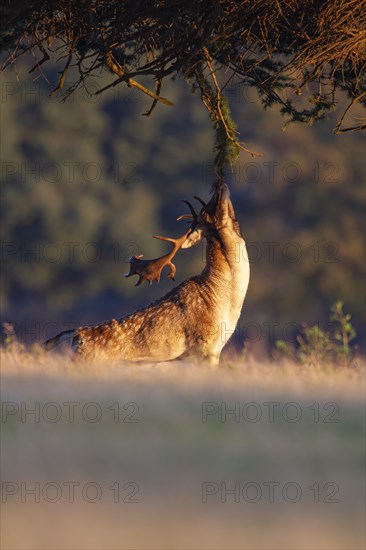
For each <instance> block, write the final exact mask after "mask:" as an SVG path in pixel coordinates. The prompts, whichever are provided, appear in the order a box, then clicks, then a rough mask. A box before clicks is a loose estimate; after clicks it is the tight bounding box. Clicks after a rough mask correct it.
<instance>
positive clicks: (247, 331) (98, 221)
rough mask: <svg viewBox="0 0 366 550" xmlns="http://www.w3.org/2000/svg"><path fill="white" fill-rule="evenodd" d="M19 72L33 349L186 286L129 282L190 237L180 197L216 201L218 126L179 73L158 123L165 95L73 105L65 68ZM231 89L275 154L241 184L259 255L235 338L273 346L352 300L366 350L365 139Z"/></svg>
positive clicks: (7, 123)
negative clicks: (134, 260) (139, 265)
mask: <svg viewBox="0 0 366 550" xmlns="http://www.w3.org/2000/svg"><path fill="white" fill-rule="evenodd" d="M18 73H19V74H18V80H17V75H16V74H15V73H10V72H8V73H5V74H3V75H2V84H1V89H2V103H1V116H2V124H3V128H4V139H3V144H2V202H1V219H2V288H1V315H2V319H3V320H5V321H9V322H13V323H15V325H16V331H17V334H18V336H19V337H20V338H21V340H23V341H26V342H28V343H29V342H32V341H35V340H44V339H45V338H47V337H51V336H52V335H53V334H55V333H56V332H59V331H61V330H64V329H65V328H69V327H70V326H78V325H79V324H81V323H93V322H98V321H100V320H103V319H108V318H116V317H117V318H118V317H121V316H123V315H124V314H126V313H128V312H130V311H132V310H134V309H136V308H137V307H140V306H142V305H144V304H146V303H148V302H149V301H152V300H153V299H155V298H157V297H159V296H161V295H162V294H163V293H165V292H166V291H168V290H169V289H170V288H171V287H172V282H171V281H170V280H167V279H165V278H163V279H162V281H161V284H160V285H159V286H156V285H154V286H152V287H149V286H148V285H145V286H143V287H140V288H135V287H134V286H133V284H134V281H133V280H132V279H124V278H123V276H122V275H123V273H125V272H127V271H128V258H129V257H130V256H131V255H132V254H136V253H143V254H144V256H145V257H146V258H149V257H154V256H155V255H160V254H162V253H164V252H165V250H166V248H167V246H166V245H165V244H164V243H161V242H158V241H155V240H154V239H152V238H151V235H153V234H162V235H170V236H177V235H180V234H182V232H183V231H184V229H185V225H184V222H176V221H175V218H176V217H177V216H178V215H180V214H181V213H182V212H184V211H185V210H184V206H183V205H182V204H181V203H179V200H178V199H180V198H190V197H191V196H192V195H193V194H194V193H196V194H199V195H201V196H202V197H204V198H207V197H208V196H209V191H210V187H211V184H212V182H213V173H212V159H213V155H212V144H213V131H212V128H211V124H210V121H209V117H208V116H207V113H206V111H205V109H204V107H203V105H202V103H201V101H200V98H199V97H198V96H193V95H192V94H191V93H190V90H189V87H188V86H187V85H186V84H185V83H184V82H182V81H180V80H179V79H177V80H175V81H171V82H170V83H169V85H168V86H167V87H165V89H164V93H163V95H164V96H165V97H167V98H169V99H171V100H173V101H174V103H175V106H174V107H165V106H159V105H158V106H157V108H156V109H155V111H154V112H153V114H152V115H151V117H144V116H141V115H142V114H143V113H144V112H146V110H147V109H148V108H149V107H150V101H149V100H148V98H147V97H146V96H144V95H142V94H141V93H139V92H137V91H135V90H131V89H128V88H122V87H116V88H114V89H111V90H109V91H108V92H106V93H104V94H102V95H99V96H90V95H88V94H87V93H86V91H85V90H81V91H79V92H77V93H76V94H75V95H74V96H72V97H71V98H69V99H68V100H66V101H65V102H61V101H60V99H59V98H57V97H49V93H50V91H51V90H52V89H53V88H54V82H56V81H57V74H56V72H55V71H54V70H52V69H51V70H49V71H48V73H47V74H45V75H44V77H41V76H39V75H38V77H33V75H31V76H32V77H33V79H32V78H31V77H30V76H29V75H27V72H26V70H25V68H24V67H22V66H18ZM108 78H109V77H108V75H105V76H102V77H101V79H100V80H96V81H95V82H93V83H90V85H89V91H90V92H94V91H95V90H96V89H98V88H100V87H102V86H104V85H105V84H106V83H107V81H108ZM226 94H227V97H228V99H229V103H230V107H231V110H232V114H233V118H234V120H235V121H236V122H237V125H238V128H239V130H240V131H241V134H242V139H243V140H245V142H246V143H247V145H248V147H249V148H250V149H254V150H257V151H261V152H262V153H263V156H262V157H260V158H251V157H250V156H249V155H245V154H244V153H242V154H241V156H240V158H239V161H238V163H237V164H236V166H235V167H234V168H233V170H232V172H231V173H228V178H227V179H228V184H229V186H230V189H231V192H232V198H233V202H234V206H235V209H236V212H237V216H238V219H239V222H240V225H241V228H242V232H243V235H244V237H245V239H246V242H247V244H248V252H249V256H250V258H251V282H250V286H249V290H248V294H247V299H246V302H245V306H244V310H243V314H242V318H241V320H240V323H239V326H238V331H237V334H236V335H234V337H233V341H232V343H233V344H234V345H236V346H237V347H239V348H240V347H241V346H242V344H243V341H244V339H246V340H247V342H252V343H253V344H254V343H255V345H256V346H257V347H258V348H260V349H262V348H263V349H269V348H271V347H272V346H273V343H274V341H275V340H276V339H278V338H282V339H285V340H286V339H287V340H288V339H289V340H293V339H294V337H295V335H296V332H297V330H298V328H300V326H301V323H302V322H303V321H306V322H307V323H309V324H310V323H321V324H325V323H327V321H328V316H329V308H330V306H331V304H332V303H333V302H334V301H335V300H343V301H344V303H345V310H346V311H348V312H350V313H351V314H352V321H353V324H354V326H355V327H356V329H357V332H358V344H360V345H361V346H364V340H363V338H362V332H363V326H364V320H365V319H364V303H365V285H364V272H365V254H364V234H365V232H364V230H365V226H364V216H363V214H364V199H365V193H364V174H365V172H364V168H365V148H364V143H363V137H362V136H361V135H360V134H346V135H341V136H335V135H333V134H332V133H331V128H332V127H334V125H335V123H336V119H334V120H332V119H330V120H328V121H326V122H324V123H319V124H318V125H317V126H315V127H313V128H309V127H305V126H300V125H291V126H289V127H288V128H287V129H286V131H285V132H284V131H283V130H282V125H283V123H284V120H283V119H282V118H281V116H280V115H279V114H278V112H277V111H276V110H275V109H274V110H268V111H264V110H263V108H262V107H261V106H260V104H259V101H258V99H257V98H256V96H255V92H254V91H253V90H250V91H247V90H246V89H245V88H243V87H241V86H240V85H239V84H237V85H233V86H232V87H231V88H230V89H227V90H226ZM341 101H342V98H341ZM175 263H176V265H177V268H178V269H177V282H180V281H182V280H183V279H184V278H185V277H188V276H190V275H194V274H196V273H198V272H199V271H201V269H202V268H203V265H204V249H203V246H198V247H196V248H195V249H189V250H187V251H186V250H183V251H181V252H180V253H179V254H178V256H177V257H176V262H175Z"/></svg>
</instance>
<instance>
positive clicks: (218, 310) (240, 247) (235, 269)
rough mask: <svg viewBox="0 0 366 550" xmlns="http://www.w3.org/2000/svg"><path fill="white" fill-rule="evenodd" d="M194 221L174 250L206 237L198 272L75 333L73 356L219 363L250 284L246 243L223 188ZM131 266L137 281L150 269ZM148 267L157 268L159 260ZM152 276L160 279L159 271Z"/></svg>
mask: <svg viewBox="0 0 366 550" xmlns="http://www.w3.org/2000/svg"><path fill="white" fill-rule="evenodd" d="M194 222H195V223H193V224H192V226H191V228H190V230H188V232H187V233H186V234H185V235H184V236H182V237H181V238H180V240H179V247H180V246H183V247H184V248H188V247H190V246H192V245H193V244H195V243H196V242H198V240H200V239H201V238H202V237H204V238H206V240H207V248H206V266H205V268H204V269H203V271H202V273H201V274H200V275H196V276H194V277H191V278H190V279H187V280H185V281H183V282H182V283H181V284H179V285H178V286H176V287H175V288H174V289H172V290H171V291H170V292H168V293H167V294H165V296H163V297H162V298H160V299H158V300H157V301H155V302H154V303H152V304H150V305H149V306H147V307H144V308H143V309H140V310H138V311H136V312H134V313H132V314H130V315H127V316H126V317H123V318H122V319H118V320H116V319H114V320H112V321H108V322H104V323H102V324H100V325H95V326H89V327H80V328H79V329H77V330H75V332H74V334H73V342H72V347H73V349H74V350H75V352H76V353H77V354H79V355H81V356H83V357H84V358H87V359H94V358H102V357H111V356H112V357H115V358H119V359H122V360H126V361H169V360H172V359H176V358H179V357H181V356H182V355H183V354H193V355H196V356H199V357H201V358H203V359H206V360H208V361H209V362H210V363H212V364H217V363H218V361H219V357H220V353H221V350H222V348H223V347H224V345H225V343H226V341H227V340H228V338H229V337H230V335H231V334H232V333H233V331H234V330H235V326H236V324H237V321H238V319H239V317H240V313H241V310H242V306H243V302H244V298H245V294H246V291H247V287H248V282H249V263H248V259H247V254H246V249H245V242H244V239H243V237H242V235H241V233H240V229H239V225H238V223H237V221H236V219H235V214H234V210H233V207H232V204H231V201H230V198H229V193H228V190H227V187H226V186H224V187H223V188H222V189H221V191H220V192H219V193H218V192H216V194H215V195H214V196H213V198H212V199H211V201H210V203H208V205H206V206H205V207H204V208H202V210H201V213H200V215H199V216H197V217H196V219H195V220H194ZM177 241H178V240H177ZM177 241H174V242H177ZM182 243H183V244H182ZM176 248H177V247H176ZM171 256H172V254H170V255H169V258H168V255H167V259H166V262H165V265H167V264H169V265H170V264H171V262H170V260H171ZM134 261H135V264H136V265H137V266H138V267H139V266H141V265H143V268H140V272H139V270H138V269H137V270H135V271H133V270H132V269H131V273H130V275H131V274H134V273H137V274H140V277H142V275H141V273H142V272H143V273H144V274H145V275H144V277H146V273H147V267H146V265H145V264H149V269H151V263H149V262H150V261H149V260H141V259H140V257H138V258H134ZM151 262H160V264H161V263H162V262H161V258H159V259H157V260H154V261H151ZM160 264H159V265H160ZM161 269H162V268H161ZM174 273H175V270H174ZM154 276H155V278H158V279H159V278H160V272H159V274H158V275H156V274H155V275H154ZM147 278H148V277H147ZM149 280H150V281H151V278H150V279H149ZM140 282H141V279H140V280H139V283H140ZM56 338H57V337H56ZM53 340H55V339H52V341H53Z"/></svg>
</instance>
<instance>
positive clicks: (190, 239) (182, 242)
mask: <svg viewBox="0 0 366 550" xmlns="http://www.w3.org/2000/svg"><path fill="white" fill-rule="evenodd" d="M194 198H195V199H196V200H197V201H198V202H199V203H200V204H201V205H202V208H201V210H200V212H199V213H198V214H197V213H196V211H195V209H194V208H193V206H192V205H191V203H190V202H188V201H186V200H183V201H182V202H184V203H186V204H187V205H188V207H189V209H190V211H191V214H183V215H182V216H179V218H177V220H182V219H190V220H192V221H191V224H190V227H189V228H188V230H187V231H186V232H185V233H184V234H183V235H182V236H181V237H179V238H177V239H173V238H171V237H161V236H157V235H154V236H153V237H154V239H159V240H161V241H167V242H170V243H172V244H173V247H172V249H171V251H170V252H168V253H167V254H165V255H164V256H160V257H159V258H155V259H153V260H143V259H142V258H143V254H139V255H138V256H132V257H131V258H130V271H129V273H126V274H125V277H131V276H132V275H138V277H139V279H138V281H137V283H136V285H135V286H139V285H141V284H142V283H144V282H145V281H148V282H149V284H150V285H151V284H152V282H153V280H156V281H157V282H158V283H159V282H160V277H161V273H162V270H163V269H164V267H165V266H168V267H170V272H169V273H168V274H167V278H169V279H172V280H173V281H174V277H175V274H176V267H175V265H174V264H173V263H172V259H173V258H174V256H175V255H176V253H177V252H178V250H179V249H180V248H190V247H191V246H194V245H195V244H197V243H198V242H199V241H200V240H201V239H202V238H203V237H205V238H207V239H209V238H210V236H211V235H213V234H215V233H217V232H220V231H221V230H225V229H226V228H230V227H231V228H234V229H235V230H236V232H238V234H239V235H240V229H239V224H238V222H237V221H236V218H235V213H234V209H233V206H232V204H231V201H230V193H229V189H228V187H227V185H226V184H222V185H221V186H220V187H219V189H218V190H216V191H215V193H214V194H213V196H212V197H211V199H210V201H209V202H208V203H207V204H206V203H205V202H204V201H203V200H202V199H201V198H200V197H197V196H195V197H194Z"/></svg>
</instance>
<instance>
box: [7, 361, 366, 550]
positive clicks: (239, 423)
mask: <svg viewBox="0 0 366 550" xmlns="http://www.w3.org/2000/svg"><path fill="white" fill-rule="evenodd" d="M363 367H364V365H363V360H362V359H360V358H359V359H357V360H355V361H354V363H353V364H352V365H351V366H350V367H335V366H329V365H328V366H326V365H321V366H299V365H297V364H295V363H290V362H282V363H274V362H270V361H269V360H264V361H263V362H260V361H259V360H256V361H254V360H249V359H246V360H245V361H244V360H241V359H239V358H238V359H236V360H232V361H226V363H224V364H223V365H222V366H221V367H220V368H219V369H218V370H215V371H212V370H209V369H208V368H206V367H203V366H200V365H198V364H190V363H185V362H173V363H168V364H158V365H123V364H120V363H113V364H104V365H89V364H86V363H81V362H80V363H78V362H73V361H71V360H70V359H68V358H63V357H57V356H55V357H52V356H51V355H46V354H41V353H39V354H36V353H32V354H31V353H22V352H11V351H4V352H2V355H1V377H2V378H1V379H2V383H1V399H2V445H1V453H2V457H1V458H2V460H1V464H2V514H1V533H2V534H1V546H2V548H9V549H10V548H14V549H15V548H16V549H21V548H22V549H23V548H27V549H28V548H29V549H30V548H32V549H43V548H44V549H46V548H49V549H56V548H57V549H61V548H62V549H66V548H67V549H68V548H70V549H71V548H77V549H79V548H80V549H81V548H83V549H97V548H98V549H99V548H100V549H102V548H103V549H104V548H113V549H114V548H116V549H117V548H134V549H143V548H144V549H145V548H146V549H158V548H159V549H160V548H164V549H165V548H172V549H183V548H186V549H194V548H210V549H211V548H212V549H231V548H232V549H239V548H248V549H300V548H301V549H310V548H311V549H343V548H344V549H358V548H364V546H365V539H364V534H365V531H364V528H365V522H364V515H365V499H364V496H365V485H364V473H363V472H364V450H365V448H364V445H365V440H364V428H365V426H364V390H365V384H364V371H363ZM32 411H33V412H32Z"/></svg>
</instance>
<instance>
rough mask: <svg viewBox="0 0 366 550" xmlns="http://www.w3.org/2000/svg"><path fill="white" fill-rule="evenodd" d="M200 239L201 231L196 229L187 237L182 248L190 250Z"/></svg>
mask: <svg viewBox="0 0 366 550" xmlns="http://www.w3.org/2000/svg"><path fill="white" fill-rule="evenodd" d="M201 239H202V229H201V228H200V227H198V228H197V229H195V230H194V231H192V233H190V234H189V235H188V237H187V238H186V240H185V241H184V243H183V244H182V248H191V246H194V245H195V244H197V243H199V242H200V240H201Z"/></svg>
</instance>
